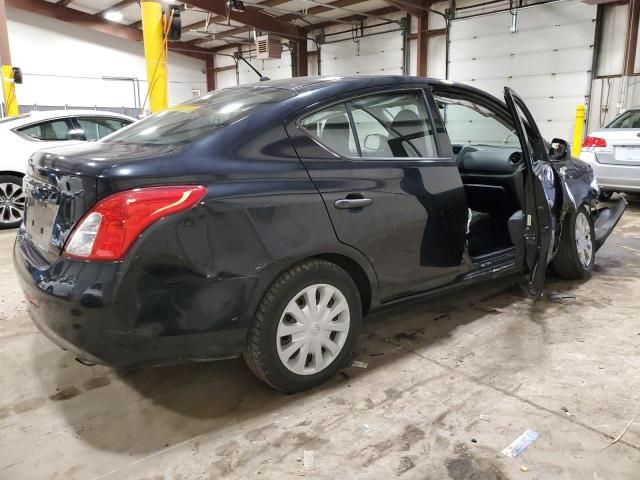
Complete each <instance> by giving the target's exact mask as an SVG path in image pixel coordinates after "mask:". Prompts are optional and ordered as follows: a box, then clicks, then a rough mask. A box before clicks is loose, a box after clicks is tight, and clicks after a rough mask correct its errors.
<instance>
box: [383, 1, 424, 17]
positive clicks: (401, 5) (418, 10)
mask: <svg viewBox="0 0 640 480" xmlns="http://www.w3.org/2000/svg"><path fill="white" fill-rule="evenodd" d="M384 1H385V2H386V3H388V4H389V5H392V6H394V7H396V8H397V9H398V10H402V11H405V12H407V13H410V14H411V15H415V16H419V15H422V14H423V13H424V12H427V11H428V5H429V3H427V2H422V1H420V0H417V1H416V0H384Z"/></svg>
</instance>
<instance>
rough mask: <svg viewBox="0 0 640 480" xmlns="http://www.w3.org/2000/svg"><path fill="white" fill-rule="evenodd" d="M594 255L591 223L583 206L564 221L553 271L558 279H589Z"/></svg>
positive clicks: (589, 216)
mask: <svg viewBox="0 0 640 480" xmlns="http://www.w3.org/2000/svg"><path fill="white" fill-rule="evenodd" d="M595 254H596V249H595V243H594V230H593V221H592V220H591V215H589V211H588V210H587V208H586V207H585V206H584V205H583V206H581V207H580V208H579V209H578V211H576V212H575V213H574V214H570V215H567V216H566V217H565V219H564V225H563V226H562V238H561V239H560V246H559V248H558V252H557V253H556V256H555V258H554V259H553V269H554V270H555V272H556V273H557V274H558V275H559V276H560V277H562V278H566V279H569V280H578V279H584V278H589V276H590V275H591V270H593V263H594V260H595Z"/></svg>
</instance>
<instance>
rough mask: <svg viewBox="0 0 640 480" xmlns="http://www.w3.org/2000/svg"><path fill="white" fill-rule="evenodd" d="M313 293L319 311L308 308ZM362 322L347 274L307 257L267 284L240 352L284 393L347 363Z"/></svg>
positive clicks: (320, 380) (317, 382)
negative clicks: (243, 349) (268, 286)
mask: <svg viewBox="0 0 640 480" xmlns="http://www.w3.org/2000/svg"><path fill="white" fill-rule="evenodd" d="M332 289H333V290H332ZM314 293H315V295H314ZM312 296H315V300H316V303H315V304H314V305H315V307H318V304H320V310H318V311H319V312H324V315H323V314H322V313H317V314H316V313H315V311H314V313H310V308H311V305H310V303H308V302H307V299H308V298H310V297H312ZM311 301H312V302H313V300H311ZM345 302H346V306H345V305H344V303H345ZM323 304H326V306H325V307H322V305H323ZM323 308H324V309H323ZM327 308H328V309H329V310H331V313H328V312H329V310H327ZM334 314H335V317H334V316H333V315H334ZM294 315H295V317H294ZM307 315H308V316H307ZM314 315H315V316H314ZM331 317H333V318H331ZM361 322H362V306H361V301H360V295H359V293H358V289H357V287H356V285H355V283H354V281H353V279H352V278H351V277H350V276H349V274H347V272H345V271H344V270H343V269H342V268H340V267H338V266H337V265H335V264H333V263H330V262H327V261H325V260H320V259H312V260H307V261H304V262H302V263H300V264H298V265H296V266H294V267H292V268H291V269H289V270H288V271H286V272H285V273H283V274H282V275H281V276H280V277H279V278H278V279H277V280H276V281H275V282H274V283H273V284H272V285H271V287H270V288H269V289H268V290H267V292H266V293H265V295H264V297H263V298H262V300H261V302H260V305H259V306H258V311H257V313H256V316H255V319H254V322H253V325H252V326H251V328H250V329H249V334H248V338H247V345H246V347H245V351H244V354H243V356H244V359H245V362H246V363H247V365H248V366H249V368H250V369H251V371H252V372H253V373H254V374H255V375H256V376H257V377H258V378H259V379H260V380H262V381H263V382H265V383H267V384H268V385H270V386H272V387H273V388H275V389H277V390H280V391H281V392H285V393H294V392H301V391H304V390H308V389H310V388H313V387H316V386H318V385H320V384H322V383H324V382H325V381H326V380H328V379H329V378H331V377H332V376H333V375H335V374H336V373H337V372H338V371H339V370H340V369H342V368H344V367H345V366H346V364H347V363H348V361H349V357H350V355H351V352H352V351H353V348H354V346H355V342H356V339H357V335H358V331H359V330H360V324H361ZM338 330H339V331H338ZM288 332H291V334H290V335H286V334H287V333H288ZM296 338H297V339H296ZM329 342H331V343H329ZM336 346H338V347H339V348H338V349H336ZM304 352H307V354H306V355H305V354H304ZM318 352H319V354H318ZM303 355H304V359H303ZM283 359H284V360H283ZM286 359H288V360H286Z"/></svg>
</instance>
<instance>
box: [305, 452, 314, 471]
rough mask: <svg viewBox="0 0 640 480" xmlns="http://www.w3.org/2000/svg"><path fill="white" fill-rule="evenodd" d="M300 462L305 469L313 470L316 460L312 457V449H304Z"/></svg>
mask: <svg viewBox="0 0 640 480" xmlns="http://www.w3.org/2000/svg"><path fill="white" fill-rule="evenodd" d="M302 464H303V465H304V469H305V470H313V469H314V468H315V466H316V461H315V459H314V458H313V450H305V451H304V454H303V456H302Z"/></svg>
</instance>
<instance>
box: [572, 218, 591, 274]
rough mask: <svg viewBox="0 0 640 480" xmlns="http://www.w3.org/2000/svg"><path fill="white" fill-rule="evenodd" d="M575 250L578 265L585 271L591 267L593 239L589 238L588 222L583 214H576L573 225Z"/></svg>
mask: <svg viewBox="0 0 640 480" xmlns="http://www.w3.org/2000/svg"><path fill="white" fill-rule="evenodd" d="M575 230H576V231H575V237H576V250H577V251H578V258H580V263H581V264H582V266H583V267H584V268H586V269H588V268H589V267H590V266H591V259H592V257H593V239H592V238H591V229H590V228H589V220H588V219H587V216H586V215H585V214H584V212H578V214H577V215H576V224H575Z"/></svg>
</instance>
